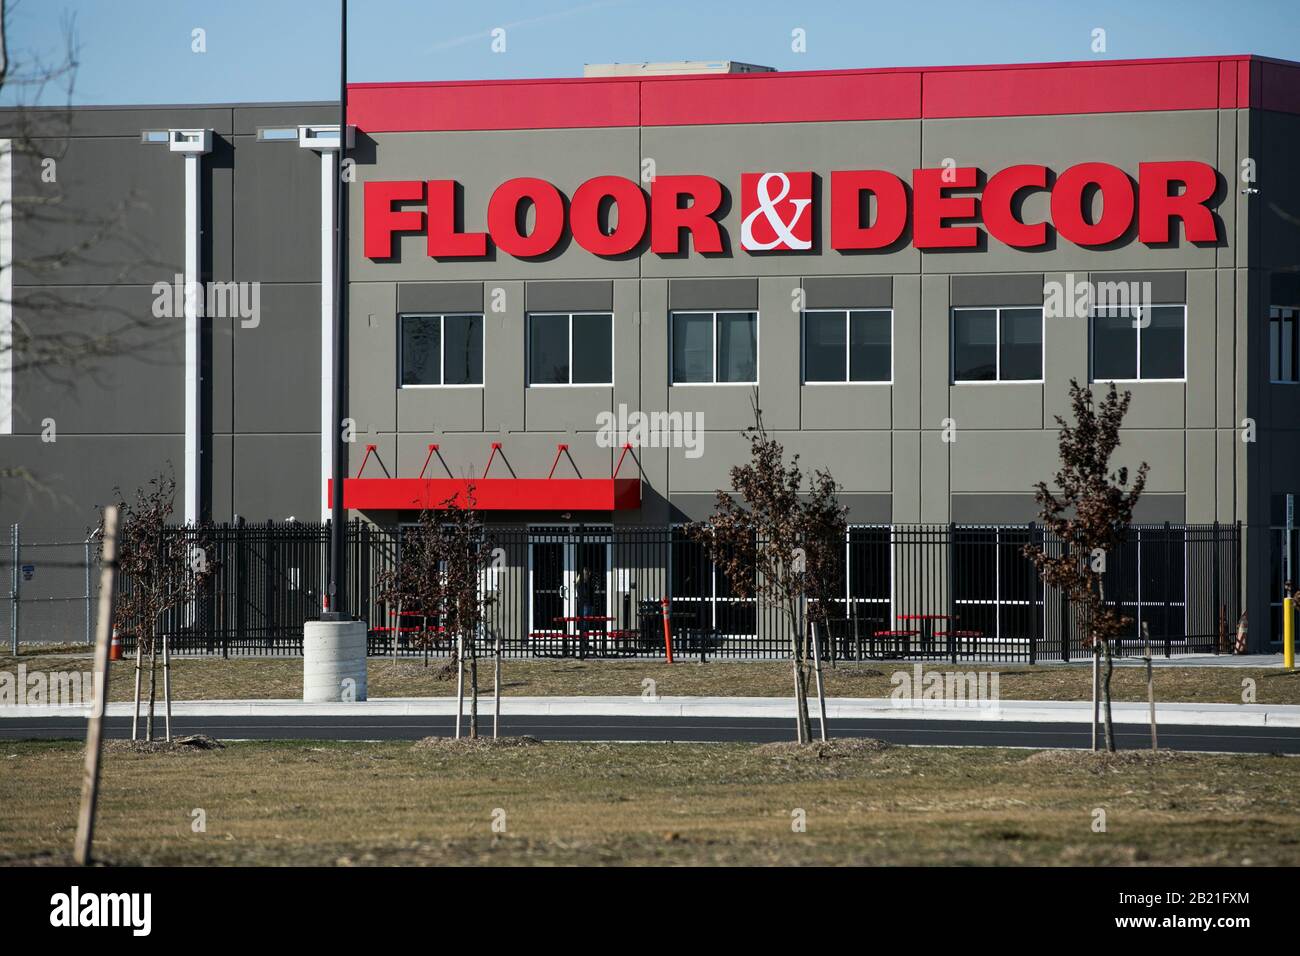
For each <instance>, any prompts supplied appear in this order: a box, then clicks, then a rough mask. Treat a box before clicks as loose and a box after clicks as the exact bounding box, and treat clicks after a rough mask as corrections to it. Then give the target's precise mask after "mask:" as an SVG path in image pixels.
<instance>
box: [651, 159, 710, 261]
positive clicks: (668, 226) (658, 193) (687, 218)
mask: <svg viewBox="0 0 1300 956" xmlns="http://www.w3.org/2000/svg"><path fill="white" fill-rule="evenodd" d="M682 196H689V197H690V198H691V204H690V205H689V206H686V207H685V208H683V207H682V206H681V205H680V202H681V197H682ZM720 205H722V187H721V186H720V185H718V181H717V180H716V179H711V178H710V177H708V176H656V177H655V180H654V182H653V183H652V184H651V186H650V215H651V222H650V250H651V251H652V252H658V253H661V254H662V253H675V252H678V251H679V250H680V249H681V243H680V241H679V240H680V239H681V230H682V229H687V230H689V231H690V234H691V240H692V242H693V243H694V245H695V251H696V252H721V251H722V234H721V232H720V231H719V229H718V223H717V221H716V220H714V219H713V218H712V217H713V214H714V213H715V212H717V211H718V207H719V206H720Z"/></svg>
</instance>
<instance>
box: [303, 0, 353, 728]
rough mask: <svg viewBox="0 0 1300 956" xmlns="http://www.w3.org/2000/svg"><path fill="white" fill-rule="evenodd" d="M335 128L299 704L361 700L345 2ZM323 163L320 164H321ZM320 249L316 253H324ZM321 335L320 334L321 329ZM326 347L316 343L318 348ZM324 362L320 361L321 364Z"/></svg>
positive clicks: (343, 5) (343, 3)
mask: <svg viewBox="0 0 1300 956" xmlns="http://www.w3.org/2000/svg"><path fill="white" fill-rule="evenodd" d="M339 7H340V22H339V127H338V136H339V140H338V156H339V163H338V182H337V183H336V184H335V188H336V189H337V203H336V210H337V214H336V215H335V217H334V249H333V255H334V269H333V272H334V303H333V304H334V315H333V323H332V324H333V329H332V330H331V331H332V333H333V334H332V336H331V340H332V342H333V355H332V359H333V361H332V369H333V376H332V377H333V389H332V392H331V395H330V418H329V425H330V431H329V433H328V434H323V435H322V436H321V441H322V442H324V443H326V446H327V447H332V448H333V452H334V454H333V458H334V460H333V469H332V476H333V493H332V494H331V496H330V498H331V501H330V505H331V507H330V561H329V577H328V579H327V581H326V591H325V593H326V595H327V597H328V601H329V604H328V607H327V608H325V609H324V610H323V611H322V612H321V616H320V619H319V620H316V621H307V622H305V623H304V624H303V630H302V669H303V675H302V698H303V700H305V701H313V702H318V703H319V702H326V701H343V702H350V701H360V700H365V699H366V632H367V627H366V622H365V621H358V620H355V619H354V618H353V617H352V616H351V615H350V614H349V613H348V610H347V555H346V552H345V547H346V544H347V519H346V517H345V515H346V512H345V511H344V509H343V478H344V474H345V473H346V471H347V462H346V460H345V455H346V447H345V445H344V443H343V394H344V392H343V390H344V380H343V376H344V375H345V374H346V370H347V363H346V362H345V361H344V355H343V348H344V344H345V336H344V333H343V327H344V319H345V317H346V315H347V285H348V276H347V264H348V259H347V249H346V248H345V245H344V243H345V242H346V239H347V234H348V232H347V222H348V203H347V180H348V175H347V166H346V159H345V157H346V154H347V147H348V4H347V0H339ZM322 162H323V160H322ZM324 251H325V250H323V249H322V250H321V252H322V255H324ZM322 331H323V330H322ZM325 347H326V343H325V341H324V339H322V341H321V348H322V349H324V348H325ZM323 364H324V363H323V362H322V365H323Z"/></svg>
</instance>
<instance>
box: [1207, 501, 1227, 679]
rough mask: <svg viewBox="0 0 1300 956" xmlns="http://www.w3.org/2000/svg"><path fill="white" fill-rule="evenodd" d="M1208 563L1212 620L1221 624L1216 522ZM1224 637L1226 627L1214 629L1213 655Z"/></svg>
mask: <svg viewBox="0 0 1300 956" xmlns="http://www.w3.org/2000/svg"><path fill="white" fill-rule="evenodd" d="M1210 563H1211V568H1212V573H1213V574H1214V582H1213V583H1212V584H1211V586H1210V588H1211V591H1212V592H1213V595H1214V604H1213V605H1212V606H1213V608H1214V617H1213V619H1214V620H1215V621H1220V622H1222V621H1223V620H1224V613H1223V611H1221V610H1220V609H1219V522H1218V521H1215V522H1214V544H1213V546H1212V552H1211V558H1210ZM1226 637H1227V628H1226V626H1219V627H1216V628H1215V632H1214V653H1215V654H1218V653H1220V649H1221V648H1222V646H1223V642H1224V640H1225V639H1226Z"/></svg>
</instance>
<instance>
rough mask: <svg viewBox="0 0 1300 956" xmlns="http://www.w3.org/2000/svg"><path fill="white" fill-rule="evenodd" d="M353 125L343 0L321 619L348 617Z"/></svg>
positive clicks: (341, 1)
mask: <svg viewBox="0 0 1300 956" xmlns="http://www.w3.org/2000/svg"><path fill="white" fill-rule="evenodd" d="M347 128H348V0H339V175H338V181H337V183H336V184H335V188H336V189H337V190H338V202H337V205H336V207H335V208H336V210H337V213H336V215H335V217H334V347H333V353H334V354H333V358H334V376H333V377H334V393H333V395H332V396H331V401H330V407H331V410H332V411H331V414H330V421H331V422H333V428H334V433H333V445H334V471H333V478H334V482H333V495H332V496H331V497H332V501H331V502H330V568H329V583H328V587H327V589H326V594H327V595H328V596H329V608H328V610H327V611H326V613H324V614H322V615H321V620H331V621H345V620H347V619H348V614H347V553H346V551H347V515H346V512H345V511H344V510H343V480H344V477H345V475H346V474H347V463H346V458H347V449H346V448H345V447H344V444H343V389H344V382H343V376H344V373H345V370H346V368H347V365H346V363H345V362H344V358H343V348H344V344H345V342H344V335H343V325H344V321H345V315H346V308H347V287H348V275H347V265H348V256H347V249H346V248H345V245H344V244H345V242H346V240H347V234H348V232H347V222H348V202H347V197H348V192H347V176H346V175H345V173H344V157H345V156H346V155H347Z"/></svg>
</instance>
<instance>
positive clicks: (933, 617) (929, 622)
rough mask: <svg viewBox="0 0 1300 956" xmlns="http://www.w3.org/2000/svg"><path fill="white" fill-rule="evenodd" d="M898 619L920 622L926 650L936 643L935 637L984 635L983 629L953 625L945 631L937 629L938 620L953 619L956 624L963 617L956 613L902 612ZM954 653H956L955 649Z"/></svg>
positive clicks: (922, 644) (921, 636) (922, 640)
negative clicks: (970, 628) (935, 625)
mask: <svg viewBox="0 0 1300 956" xmlns="http://www.w3.org/2000/svg"><path fill="white" fill-rule="evenodd" d="M898 619H899V620H900V621H917V622H919V623H918V626H919V627H920V632H919V633H920V638H921V646H922V647H923V648H924V649H926V650H929V649H930V647H931V646H932V645H933V643H934V639H935V638H937V637H948V638H963V637H966V638H974V637H983V636H984V632H983V631H975V630H958V629H956V628H953V627H950V628H949V629H947V630H943V631H936V630H935V629H934V624H935V622H936V621H952V623H953V624H954V625H955V624H956V623H957V622H958V621H960V620H961V618H959V617H957V616H956V615H955V614H900V615H898ZM899 633H908V632H899ZM910 633H911V634H912V635H916V634H917V633H918V632H917V631H911V632H910ZM954 653H956V652H955V650H954Z"/></svg>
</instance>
